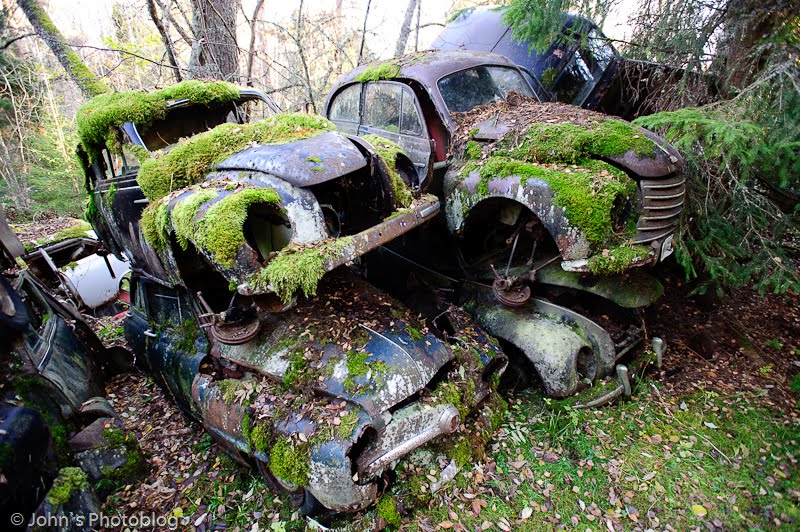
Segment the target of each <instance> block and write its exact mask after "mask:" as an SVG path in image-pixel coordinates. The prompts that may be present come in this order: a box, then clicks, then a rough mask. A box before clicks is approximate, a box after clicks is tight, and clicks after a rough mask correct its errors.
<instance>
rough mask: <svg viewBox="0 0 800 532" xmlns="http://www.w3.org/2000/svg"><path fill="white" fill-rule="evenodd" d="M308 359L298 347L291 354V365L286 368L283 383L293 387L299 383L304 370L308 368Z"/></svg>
mask: <svg viewBox="0 0 800 532" xmlns="http://www.w3.org/2000/svg"><path fill="white" fill-rule="evenodd" d="M306 366H307V364H306V360H305V358H303V351H301V350H299V349H297V350H295V351H293V352H292V353H291V354H290V355H289V366H288V367H287V368H286V373H284V374H283V384H284V386H287V387H292V386H294V385H295V384H297V383H298V382H299V381H300V380H301V377H302V376H303V370H304V369H306Z"/></svg>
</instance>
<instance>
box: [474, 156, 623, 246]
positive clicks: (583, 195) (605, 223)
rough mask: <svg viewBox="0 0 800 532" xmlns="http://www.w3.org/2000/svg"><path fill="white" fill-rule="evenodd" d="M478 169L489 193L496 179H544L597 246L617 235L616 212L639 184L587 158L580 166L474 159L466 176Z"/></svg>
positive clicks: (481, 185)
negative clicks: (476, 160) (510, 177)
mask: <svg viewBox="0 0 800 532" xmlns="http://www.w3.org/2000/svg"><path fill="white" fill-rule="evenodd" d="M472 171H477V172H478V175H479V176H480V177H481V181H480V182H479V183H478V187H477V190H478V193H479V194H482V195H485V194H487V193H488V192H489V188H488V183H489V181H491V180H492V179H495V178H503V177H507V176H512V175H514V176H519V177H520V178H521V179H520V183H521V184H522V185H525V183H527V181H528V180H529V179H532V178H533V179H540V180H542V181H544V182H545V183H547V185H548V186H549V187H550V189H551V190H552V191H553V196H554V203H555V204H556V205H557V206H559V207H564V208H565V209H566V215H567V218H568V219H569V222H570V224H571V225H573V226H575V227H577V228H579V229H581V230H582V231H583V232H584V233H585V234H586V238H587V239H588V240H589V242H590V243H591V244H593V245H594V246H601V245H603V244H604V243H605V242H606V241H607V240H608V239H609V237H611V236H612V235H613V232H614V227H613V215H614V208H615V206H617V205H619V204H620V203H621V202H620V199H621V198H632V197H633V195H634V194H635V192H636V183H635V182H634V181H633V180H632V179H630V178H629V177H628V176H627V175H626V174H625V173H624V172H623V171H621V170H619V169H617V168H614V167H613V166H611V165H609V164H607V163H604V162H602V161H594V160H587V161H583V163H582V165H581V166H580V167H577V168H570V167H566V166H544V165H541V164H536V163H530V162H526V161H521V160H518V159H512V158H508V157H498V156H493V157H488V158H487V159H485V160H483V161H481V163H477V162H470V163H467V165H466V166H465V167H464V169H463V170H462V175H468V174H469V173H470V172H472Z"/></svg>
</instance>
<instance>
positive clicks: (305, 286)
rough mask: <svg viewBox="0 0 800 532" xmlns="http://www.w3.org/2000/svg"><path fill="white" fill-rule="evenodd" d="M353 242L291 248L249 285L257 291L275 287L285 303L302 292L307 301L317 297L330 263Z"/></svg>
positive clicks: (329, 242)
mask: <svg viewBox="0 0 800 532" xmlns="http://www.w3.org/2000/svg"><path fill="white" fill-rule="evenodd" d="M352 240H353V239H352V237H344V238H338V239H335V240H329V241H324V242H321V243H319V244H317V245H314V246H307V247H303V246H296V245H292V246H287V247H285V248H283V249H282V250H281V251H280V252H279V253H278V254H277V255H276V256H275V257H273V259H272V260H271V261H270V262H269V264H267V266H266V267H265V268H263V269H262V270H261V271H260V272H258V273H256V274H254V275H253V276H251V277H250V278H249V279H248V283H249V284H250V285H251V286H252V287H253V288H255V289H256V290H266V289H267V287H268V286H271V287H272V289H273V290H274V291H275V293H276V294H277V295H278V296H279V297H280V298H281V299H282V300H283V301H284V302H289V301H290V300H291V299H292V296H293V295H294V294H295V293H296V292H297V291H298V290H302V292H303V295H305V296H306V297H311V296H314V295H316V293H317V284H318V283H319V281H320V280H321V279H322V277H323V276H324V275H325V273H326V270H325V264H326V261H327V260H328V259H333V258H335V257H336V256H338V255H339V254H340V253H341V251H342V250H344V249H345V248H347V247H348V246H349V245H351V243H352Z"/></svg>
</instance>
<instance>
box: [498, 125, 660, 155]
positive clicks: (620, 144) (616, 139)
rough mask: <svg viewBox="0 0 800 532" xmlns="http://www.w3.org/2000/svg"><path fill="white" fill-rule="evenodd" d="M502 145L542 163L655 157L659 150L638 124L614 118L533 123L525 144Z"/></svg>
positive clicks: (511, 151) (507, 142) (515, 153)
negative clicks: (631, 154) (584, 122)
mask: <svg viewBox="0 0 800 532" xmlns="http://www.w3.org/2000/svg"><path fill="white" fill-rule="evenodd" d="M511 142H513V143H514V145H513V146H510V144H511ZM500 147H501V148H504V149H505V150H506V152H507V154H508V155H509V156H510V157H513V158H515V159H523V160H527V161H534V162H538V163H543V164H552V163H577V162H579V161H581V160H582V159H584V158H586V157H587V156H599V157H603V156H615V155H624V154H625V153H627V152H629V151H633V152H634V153H635V154H636V155H637V156H639V157H652V156H654V155H655V150H656V144H655V143H654V142H653V141H652V140H650V139H648V138H647V137H646V136H645V135H644V134H643V133H642V132H641V131H640V130H639V129H638V128H637V127H636V126H633V125H631V124H629V123H627V122H623V121H621V120H613V119H607V120H601V121H600V122H596V123H594V124H587V125H575V124H542V123H534V124H531V125H530V126H528V131H527V133H526V134H525V137H524V140H523V141H522V143H519V144H518V140H517V139H514V140H507V141H502V142H501V143H500Z"/></svg>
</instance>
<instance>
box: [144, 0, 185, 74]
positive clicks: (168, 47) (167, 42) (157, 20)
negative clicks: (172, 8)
mask: <svg viewBox="0 0 800 532" xmlns="http://www.w3.org/2000/svg"><path fill="white" fill-rule="evenodd" d="M147 10H148V11H149V12H150V18H151V19H152V20H153V24H155V25H156V29H157V30H158V33H160V34H161V41H162V42H163V43H164V50H165V51H166V52H167V59H168V60H169V64H170V65H172V73H173V75H174V76H175V81H176V82H178V83H180V82H181V81H183V78H182V77H181V69H180V65H178V60H177V59H176V58H175V47H174V46H173V45H172V38H170V36H169V32H168V31H167V28H166V27H164V24H163V22H161V17H160V16H158V11H157V10H156V3H155V0H147Z"/></svg>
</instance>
